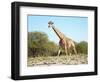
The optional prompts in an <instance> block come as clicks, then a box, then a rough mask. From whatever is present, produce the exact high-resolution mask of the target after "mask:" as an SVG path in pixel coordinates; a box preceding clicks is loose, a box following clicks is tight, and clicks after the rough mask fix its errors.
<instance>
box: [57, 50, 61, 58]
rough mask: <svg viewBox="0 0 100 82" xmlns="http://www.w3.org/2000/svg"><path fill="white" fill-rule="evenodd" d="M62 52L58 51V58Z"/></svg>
mask: <svg viewBox="0 0 100 82" xmlns="http://www.w3.org/2000/svg"><path fill="white" fill-rule="evenodd" d="M60 52H61V50H60V49H59V50H58V57H59V55H60Z"/></svg>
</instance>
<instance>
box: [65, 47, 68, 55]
mask: <svg viewBox="0 0 100 82" xmlns="http://www.w3.org/2000/svg"><path fill="white" fill-rule="evenodd" d="M65 53H66V55H68V52H67V47H66V46H65Z"/></svg>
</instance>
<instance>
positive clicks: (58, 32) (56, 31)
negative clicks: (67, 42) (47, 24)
mask: <svg viewBox="0 0 100 82" xmlns="http://www.w3.org/2000/svg"><path fill="white" fill-rule="evenodd" d="M52 29H53V30H54V32H55V33H56V35H57V36H58V37H59V39H63V38H64V36H63V34H62V33H61V32H60V31H59V30H58V29H57V28H55V27H54V26H52Z"/></svg>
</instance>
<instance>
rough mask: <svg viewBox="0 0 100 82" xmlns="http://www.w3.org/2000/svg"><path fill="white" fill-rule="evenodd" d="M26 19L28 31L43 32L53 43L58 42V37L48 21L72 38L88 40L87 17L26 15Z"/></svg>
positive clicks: (78, 40) (77, 40)
mask: <svg viewBox="0 0 100 82" xmlns="http://www.w3.org/2000/svg"><path fill="white" fill-rule="evenodd" d="M27 20H28V32H34V31H39V32H45V33H46V34H47V35H48V38H49V40H51V41H54V42H55V43H58V42H59V38H58V36H57V35H56V34H55V32H54V31H53V30H52V28H48V22H49V21H53V22H54V26H55V27H56V28H57V29H59V30H60V32H62V33H63V34H64V35H65V36H67V37H69V38H71V39H72V40H74V41H76V42H80V41H88V17H76V16H41V15H28V19H27Z"/></svg>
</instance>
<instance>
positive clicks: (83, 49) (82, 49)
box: [76, 41, 88, 54]
mask: <svg viewBox="0 0 100 82" xmlns="http://www.w3.org/2000/svg"><path fill="white" fill-rule="evenodd" d="M76 49H77V52H78V53H83V54H87V52H88V43H87V42H86V41H81V42H80V43H77V44H76Z"/></svg>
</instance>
